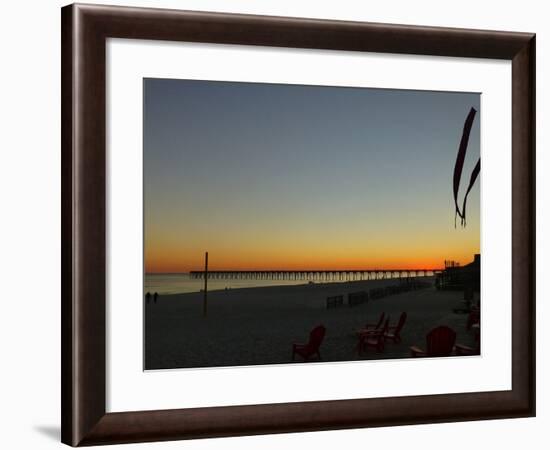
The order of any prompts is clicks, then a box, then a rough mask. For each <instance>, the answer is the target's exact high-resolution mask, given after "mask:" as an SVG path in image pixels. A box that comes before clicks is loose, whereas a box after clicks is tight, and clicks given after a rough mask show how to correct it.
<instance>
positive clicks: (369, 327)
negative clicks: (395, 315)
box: [357, 312, 386, 336]
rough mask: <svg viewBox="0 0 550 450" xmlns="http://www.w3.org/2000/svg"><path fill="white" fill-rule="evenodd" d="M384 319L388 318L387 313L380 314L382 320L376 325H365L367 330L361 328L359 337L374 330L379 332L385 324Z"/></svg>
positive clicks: (358, 332) (358, 333)
mask: <svg viewBox="0 0 550 450" xmlns="http://www.w3.org/2000/svg"><path fill="white" fill-rule="evenodd" d="M384 317H386V313H384V312H383V313H382V314H380V318H379V319H378V322H376V323H367V324H366V325H365V328H361V329H360V330H358V331H357V336H360V335H361V334H362V333H365V332H367V331H373V330H379V329H380V327H381V326H382V324H383V323H384Z"/></svg>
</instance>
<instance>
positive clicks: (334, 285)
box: [162, 276, 435, 298]
mask: <svg viewBox="0 0 550 450" xmlns="http://www.w3.org/2000/svg"><path fill="white" fill-rule="evenodd" d="M412 278H420V279H422V280H425V281H427V282H433V281H434V279H435V277H434V276H418V277H409V279H412ZM400 280H405V278H386V279H380V280H353V281H332V282H328V283H326V282H311V283H310V282H306V283H297V284H280V285H271V286H250V287H236V288H227V289H208V294H214V293H220V292H221V293H229V292H231V293H232V294H239V293H242V292H245V291H246V293H247V294H248V293H253V292H255V293H262V294H264V293H265V294H268V293H270V291H272V292H274V291H276V290H278V291H280V290H283V289H284V290H286V291H290V290H293V289H300V290H302V289H311V290H321V289H322V290H327V289H330V290H335V289H340V290H344V289H345V290H346V293H348V291H349V292H351V291H350V288H353V289H354V290H357V289H359V290H360V289H361V288H362V289H370V288H373V287H385V286H389V285H392V284H399V282H400ZM202 294H203V291H196V292H181V293H174V294H163V295H162V297H164V298H167V297H185V296H188V297H191V296H196V295H201V296H202Z"/></svg>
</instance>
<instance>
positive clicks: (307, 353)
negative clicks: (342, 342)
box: [292, 325, 326, 361]
mask: <svg viewBox="0 0 550 450" xmlns="http://www.w3.org/2000/svg"><path fill="white" fill-rule="evenodd" d="M325 333H326V328H325V327H324V326H323V325H319V326H317V327H315V328H314V329H313V330H311V333H309V342H308V343H307V344H297V343H294V344H292V361H294V360H295V356H296V355H297V354H298V355H300V356H301V357H302V358H303V359H304V361H309V360H310V359H311V358H312V357H314V356H316V357H317V359H318V360H321V353H320V351H319V347H320V346H321V344H322V342H323V339H324V338H325Z"/></svg>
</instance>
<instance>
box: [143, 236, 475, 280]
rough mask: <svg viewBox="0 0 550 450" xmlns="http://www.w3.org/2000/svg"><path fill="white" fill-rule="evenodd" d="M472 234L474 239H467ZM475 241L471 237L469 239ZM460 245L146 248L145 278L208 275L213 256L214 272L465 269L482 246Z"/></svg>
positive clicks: (406, 244)
mask: <svg viewBox="0 0 550 450" xmlns="http://www.w3.org/2000/svg"><path fill="white" fill-rule="evenodd" d="M468 234H470V233H468ZM469 237H471V236H469ZM464 241H468V239H464V240H463V239H460V240H458V241H457V242H454V243H453V244H454V245H448V244H447V245H446V244H445V243H444V241H439V240H438V239H435V240H434V241H433V242H432V243H430V242H429V241H424V240H421V239H418V240H417V241H416V242H411V243H406V242H403V243H398V244H397V245H396V246H390V245H385V244H384V242H383V241H378V242H371V243H370V244H367V245H357V244H356V245H353V243H350V242H347V243H340V244H339V243H337V242H333V243H332V245H331V244H329V243H324V245H323V244H314V245H311V244H310V245H307V243H306V244H304V243H302V244H301V245H298V243H296V242H289V243H288V245H286V246H285V245H278V246H273V245H269V246H268V245H258V246H257V247H255V248H254V247H252V246H241V247H235V248H238V249H239V250H238V251H235V250H234V249H232V248H231V246H219V245H214V243H212V242H211V245H210V246H208V245H204V246H203V247H196V246H193V247H188V246H187V245H185V244H182V245H177V244H176V245H174V243H170V244H169V243H165V245H161V246H156V247H155V248H154V249H153V248H146V251H145V271H146V273H185V272H190V271H193V270H203V267H204V252H205V251H209V267H210V269H212V270H353V269H357V270H366V269H388V270H391V269H440V268H442V267H443V266H444V260H446V259H447V260H448V259H451V260H454V261H457V262H459V263H460V264H461V265H465V264H468V263H469V262H471V261H473V259H474V254H476V253H480V250H479V249H480V247H479V242H475V241H474V242H472V241H471V240H469V242H464Z"/></svg>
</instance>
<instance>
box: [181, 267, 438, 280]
mask: <svg viewBox="0 0 550 450" xmlns="http://www.w3.org/2000/svg"><path fill="white" fill-rule="evenodd" d="M442 270H443V269H390V270H384V269H369V270H364V269H361V270H209V271H208V279H238V280H304V281H308V280H311V281H360V280H382V279H391V278H411V277H427V276H433V275H435V274H436V273H439V272H441V271H442ZM204 274H205V272H204V271H202V270H194V271H191V272H190V277H191V278H194V279H204Z"/></svg>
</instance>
